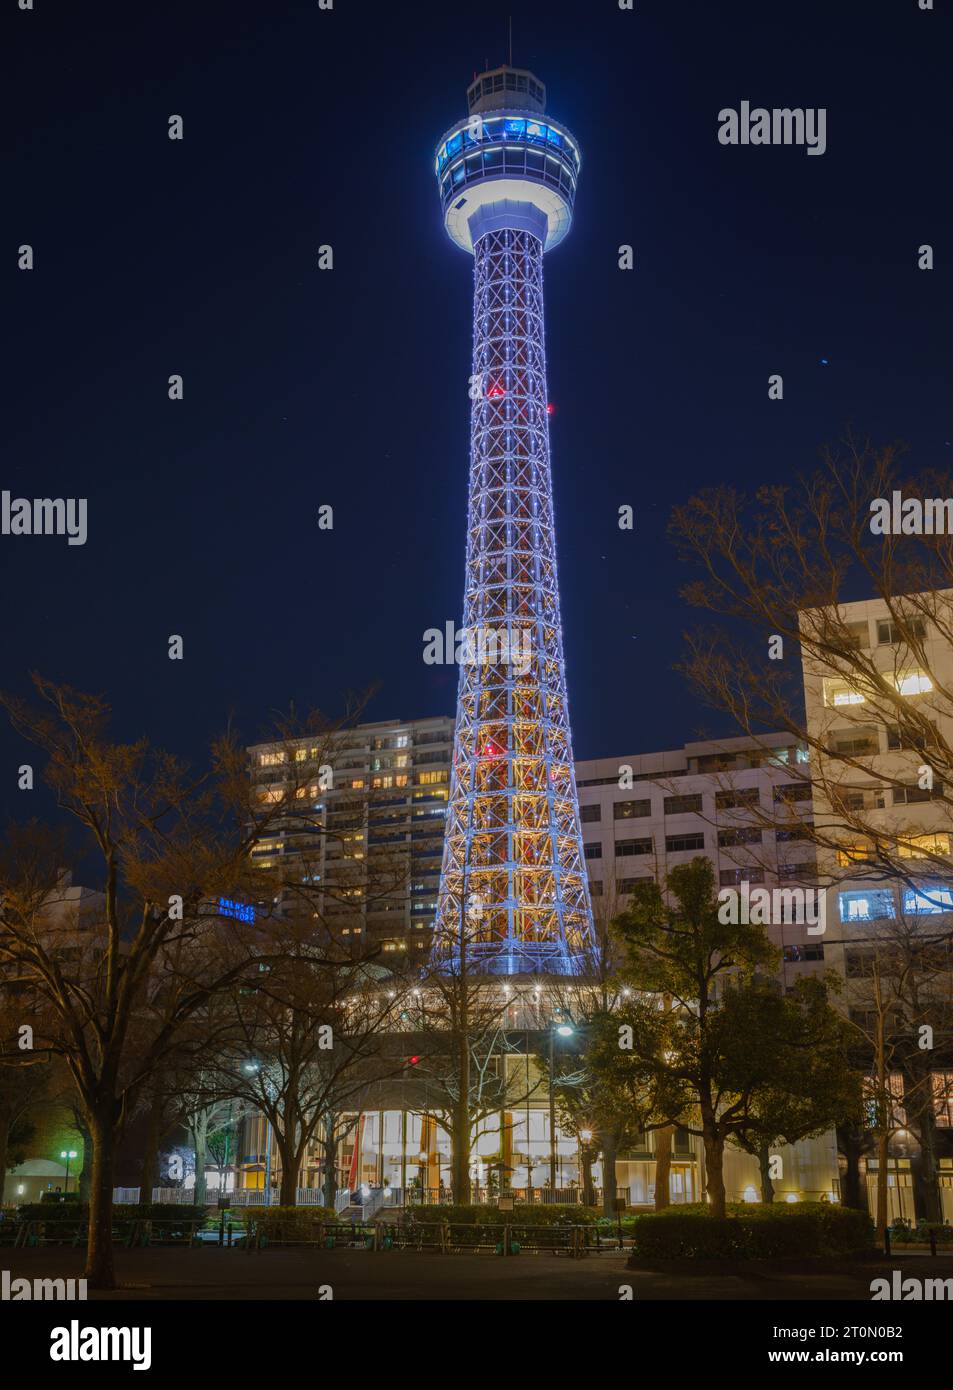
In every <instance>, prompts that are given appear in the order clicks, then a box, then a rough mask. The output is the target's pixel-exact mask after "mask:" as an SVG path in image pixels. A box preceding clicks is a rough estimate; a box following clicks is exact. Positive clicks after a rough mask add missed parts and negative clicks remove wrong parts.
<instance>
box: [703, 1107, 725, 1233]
mask: <svg viewBox="0 0 953 1390" xmlns="http://www.w3.org/2000/svg"><path fill="white" fill-rule="evenodd" d="M702 1139H703V1142H704V1145H705V1178H706V1187H707V1190H708V1203H709V1205H710V1207H711V1214H712V1216H719V1217H723V1216H724V1215H725V1141H724V1139H723V1138H722V1137H721V1135H720V1134H719V1133H718V1131H717V1129H716V1128H715V1127H714V1126H713V1125H712V1124H710V1123H709V1124H705V1125H704V1128H703V1134H702Z"/></svg>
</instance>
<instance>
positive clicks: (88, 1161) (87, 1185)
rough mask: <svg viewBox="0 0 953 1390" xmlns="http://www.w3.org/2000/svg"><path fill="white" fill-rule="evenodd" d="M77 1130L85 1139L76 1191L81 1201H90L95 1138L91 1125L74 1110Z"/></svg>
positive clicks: (83, 1139)
mask: <svg viewBox="0 0 953 1390" xmlns="http://www.w3.org/2000/svg"><path fill="white" fill-rule="evenodd" d="M73 1113H74V1117H75V1124H76V1132H77V1134H78V1135H79V1137H80V1138H81V1139H82V1141H83V1166H82V1168H81V1169H80V1170H79V1173H78V1174H77V1175H76V1191H77V1192H78V1193H79V1200H80V1201H81V1202H86V1203H88V1202H89V1193H90V1189H91V1187H92V1178H93V1139H92V1135H91V1134H90V1132H89V1127H88V1125H87V1124H86V1121H85V1120H84V1119H83V1117H82V1116H81V1115H77V1114H76V1112H75V1111H74V1112H73Z"/></svg>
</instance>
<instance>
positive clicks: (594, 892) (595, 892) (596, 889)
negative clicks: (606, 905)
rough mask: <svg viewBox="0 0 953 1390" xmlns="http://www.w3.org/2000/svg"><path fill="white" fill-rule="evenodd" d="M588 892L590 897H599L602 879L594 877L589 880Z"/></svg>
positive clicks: (600, 895)
mask: <svg viewBox="0 0 953 1390" xmlns="http://www.w3.org/2000/svg"><path fill="white" fill-rule="evenodd" d="M589 894H590V897H593V898H601V897H602V880H601V879H598V878H595V879H592V880H590V883H589Z"/></svg>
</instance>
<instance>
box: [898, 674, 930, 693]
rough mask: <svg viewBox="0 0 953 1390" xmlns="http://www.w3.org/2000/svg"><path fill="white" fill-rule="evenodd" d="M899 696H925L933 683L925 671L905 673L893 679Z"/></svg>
mask: <svg viewBox="0 0 953 1390" xmlns="http://www.w3.org/2000/svg"><path fill="white" fill-rule="evenodd" d="M893 683H894V685H895V686H896V687H897V693H898V694H899V695H927V694H929V692H930V691H931V690H932V689H933V682H932V681H931V679H930V677H929V676H928V675H927V673H926V671H919V670H915V671H905V672H904V673H903V675H897V676H894V677H893Z"/></svg>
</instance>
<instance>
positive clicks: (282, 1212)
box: [227, 1207, 340, 1241]
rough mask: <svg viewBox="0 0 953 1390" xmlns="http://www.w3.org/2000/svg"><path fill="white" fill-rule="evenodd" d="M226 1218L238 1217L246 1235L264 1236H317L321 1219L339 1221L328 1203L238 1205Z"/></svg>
mask: <svg viewBox="0 0 953 1390" xmlns="http://www.w3.org/2000/svg"><path fill="white" fill-rule="evenodd" d="M227 1219H228V1220H240V1221H241V1222H242V1223H243V1224H244V1226H245V1228H246V1230H247V1231H248V1233H249V1235H252V1236H257V1235H262V1236H264V1237H265V1238H266V1240H276V1241H278V1240H293V1241H294V1240H301V1241H306V1240H317V1237H318V1226H319V1224H320V1223H321V1222H322V1221H339V1220H340V1217H339V1216H338V1215H337V1213H336V1212H335V1211H334V1210H333V1209H332V1208H331V1207H241V1208H238V1209H236V1210H235V1211H234V1212H231V1213H230V1214H229V1215H228V1217H227Z"/></svg>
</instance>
